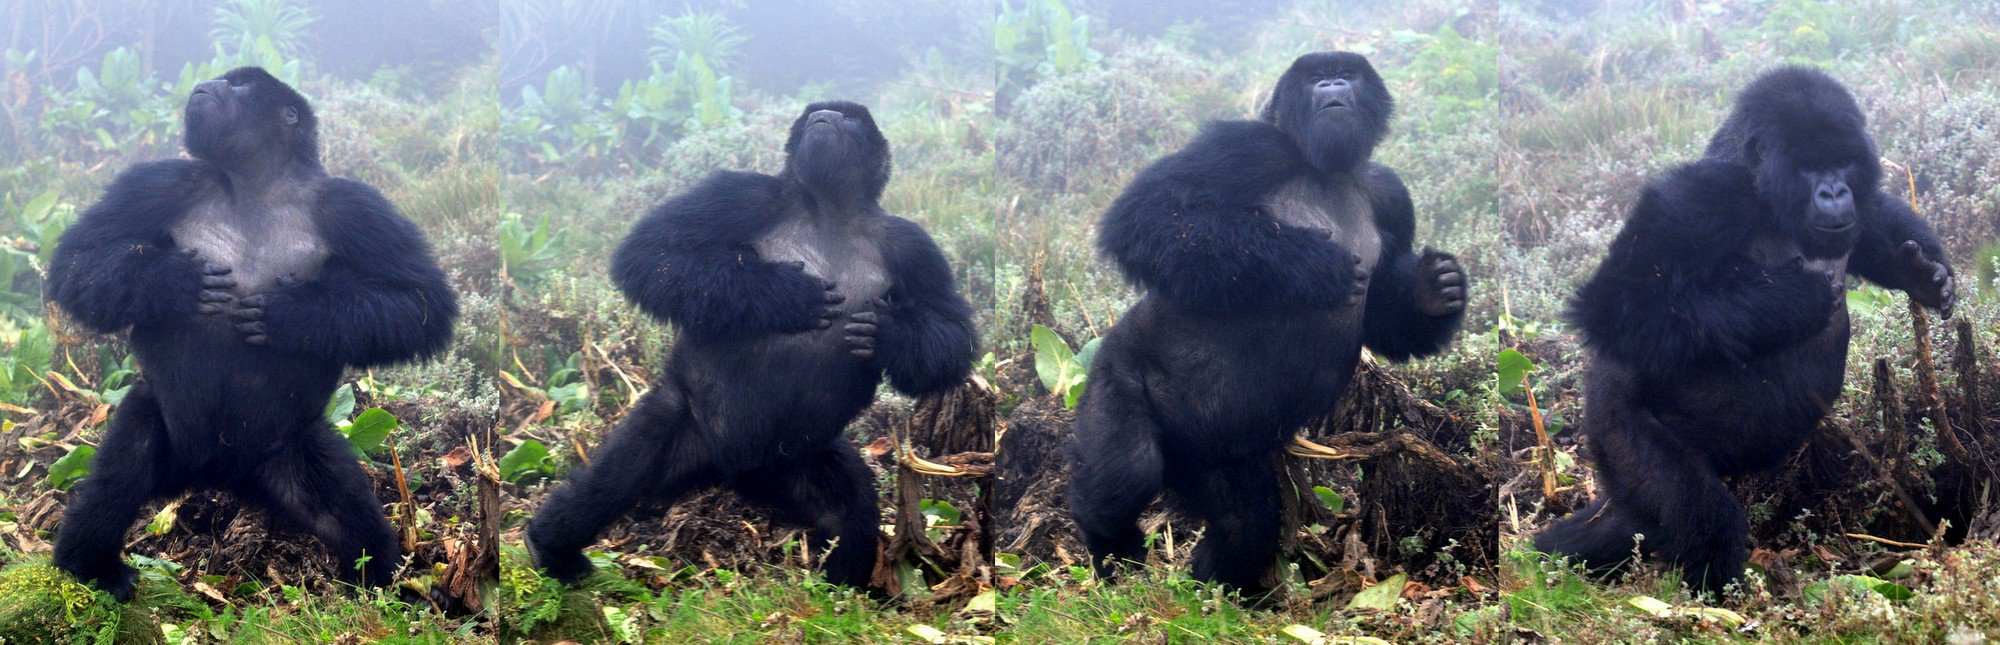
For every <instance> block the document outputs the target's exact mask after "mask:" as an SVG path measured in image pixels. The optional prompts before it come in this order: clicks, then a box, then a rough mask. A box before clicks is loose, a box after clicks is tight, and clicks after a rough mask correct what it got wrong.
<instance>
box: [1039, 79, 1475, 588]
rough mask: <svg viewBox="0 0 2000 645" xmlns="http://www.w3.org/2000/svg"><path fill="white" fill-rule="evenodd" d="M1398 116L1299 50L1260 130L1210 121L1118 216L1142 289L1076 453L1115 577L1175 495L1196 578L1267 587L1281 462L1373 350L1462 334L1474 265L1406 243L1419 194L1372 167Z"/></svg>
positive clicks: (1095, 379) (1081, 483) (1093, 549)
mask: <svg viewBox="0 0 2000 645" xmlns="http://www.w3.org/2000/svg"><path fill="white" fill-rule="evenodd" d="M1393 108H1394V101H1393V100H1392V99H1391V98H1390V97H1389V93H1388V89H1387V88H1386V87H1384V86H1383V84H1382V78H1381V77H1380V76H1378V75H1377V74H1376V73H1375V69H1374V68H1373V67H1371V66H1370V65H1369V64H1368V60H1367V59H1366V58H1363V57H1361V56H1359V55H1356V54H1351V53H1346V52H1321V53H1313V54H1307V55H1305V56H1301V57H1300V58H1299V59H1298V60H1297V61H1295V62H1293V63H1292V66H1291V68H1290V69H1289V70H1287V71H1286V72H1285V74H1284V76H1283V77H1282V78H1279V79H1278V85H1277V87H1276V88H1275V89H1273V90H1272V91H1271V98H1270V101H1269V102H1268V103H1267V104H1266V105H1265V108H1264V110H1263V113H1262V115H1261V118H1260V120H1258V121H1222V122H1215V123H1211V124H1209V125H1208V126H1207V127H1206V128H1204V130H1203V132H1202V133H1201V134H1200V136H1198V137H1196V138H1195V140H1194V141H1193V142H1192V143H1189V144H1188V146H1187V147H1186V148H1184V149H1182V150H1181V151H1179V152H1176V153H1174V154H1172V155H1169V156H1167V157H1165V158H1162V159H1161V160H1159V161H1158V162H1155V163H1154V164H1153V165H1152V166H1150V167H1148V168H1146V170H1145V171H1143V172H1141V173H1140V174H1139V176H1138V177H1137V178H1136V179H1134V180H1133V181H1132V184H1131V186H1129V187H1127V188H1126V190H1125V193H1124V194H1123V195H1121V196H1120V197H1119V198H1118V200H1117V202H1116V203H1114V204H1112V206H1111V209H1110V210H1109V211H1108V212H1106V213H1105V215H1104V220H1103V223H1102V228H1101V230H1100V232H1099V237H1098V248H1099V250H1100V251H1102V252H1103V253H1105V254H1107V255H1109V256H1110V257H1111V258H1112V259H1113V260H1115V261H1116V263H1117V264H1118V268H1119V269H1120V270H1121V271H1123V272H1124V274H1125V276H1126V277H1127V278H1128V279H1130V280H1131V281H1133V282H1134V283H1137V285H1138V286H1139V287H1140V288H1142V289H1144V290H1145V295H1144V297H1143V298H1142V299H1141V300H1140V301H1139V303H1138V304H1137V305H1134V306H1133V307H1132V309H1131V310H1130V311H1128V312H1126V314H1125V317H1124V318H1123V319H1121V320H1119V321H1118V324H1117V326H1116V327H1114V328H1113V329H1112V330H1111V331H1110V333H1109V334H1107V335H1106V336H1105V338H1104V344H1103V347H1102V348H1101V349H1100V350H1099V352H1098V354H1097V358H1096V361H1095V364H1094V365H1093V366H1092V367H1091V374H1090V387H1089V388H1087V389H1086V390H1085V392H1084V396H1083V401H1082V406H1081V410H1080V411H1079V412H1078V416H1077V423H1076V434H1077V438H1076V443H1075V444H1073V445H1072V446H1071V448H1070V459H1071V461H1072V462H1073V479H1072V481H1071V482H1070V506H1071V509H1072V511H1073V512H1074V514H1075V516H1076V521H1077V524H1078V526H1079V527H1080V528H1081V529H1082V531H1083V538H1084V543H1085V545H1086V546H1087V547H1089V549H1090V556H1091V559H1092V561H1093V563H1094V565H1095V566H1096V567H1097V569H1098V572H1099V573H1100V574H1101V575H1110V574H1111V573H1112V572H1113V569H1112V568H1111V567H1112V566H1113V564H1114V563H1115V561H1141V562H1142V561H1144V560H1145V547H1144V541H1143V540H1144V537H1143V536H1142V535H1141V534H1140V532H1139V527H1138V518H1139V514H1140V512H1142V511H1143V510H1144V509H1145V508H1146V506H1147V504H1149V503H1150V502H1151V501H1152V500H1153V498H1154V497H1155V496H1157V495H1158V494H1160V493H1161V491H1162V490H1163V489H1164V490H1165V491H1166V492H1168V493H1171V495H1172V497H1173V498H1174V499H1176V500H1177V501H1178V502H1179V504H1180V506H1181V507H1182V508H1183V509H1185V510H1186V511H1187V512H1189V513H1190V514H1192V515H1194V516H1196V517H1199V518H1201V519H1203V520H1205V521H1206V522H1207V524H1208V531H1207V533H1205V534H1204V537H1203V538H1202V540H1201V544H1200V546H1199V547H1198V548H1197V552H1196V554H1195V562H1194V575H1195V577H1197V578H1201V579H1204V580H1212V581H1218V582H1222V583H1226V584H1229V585H1233V586H1235V587H1237V588H1240V589H1243V590H1245V591H1247V592H1256V591H1259V590H1261V589H1263V588H1264V585H1263V584H1262V582H1261V580H1260V578H1261V577H1262V576H1263V574H1264V572H1265V571H1266V570H1267V569H1268V568H1269V567H1270V566H1271V564H1272V563H1273V561H1274V559H1275V556H1276V554H1277V549H1278V539H1279V529H1280V527H1279V521H1280V520H1279V508H1278V506H1279V505H1278V484H1277V480H1276V478H1275V474H1274V470H1275V461H1274V460H1275V458H1276V456H1277V455H1278V452H1279V451H1280V450H1281V449H1282V448H1283V447H1284V445H1285V444H1286V443H1287V442H1288V441H1290V439H1291V438H1292V436H1293V433H1294V432H1296V431H1297V429H1298V428H1299V426H1300V425H1302V424H1304V423H1305V422H1306V421H1307V420H1309V419H1311V418H1312V417H1314V416H1316V415H1320V414H1325V413H1326V412H1328V411H1331V410H1332V409H1333V407H1334V405H1335V404H1336V403H1337V402H1338V401H1339V400H1340V397H1341V393H1342V392H1343V391H1345V390H1346V388H1347V384H1348V381H1349V379H1350V378H1352V376H1353V373H1354V366H1355V363H1356V361H1357V360H1358V359H1359V356H1360V352H1361V348H1362V346H1363V345H1366V346H1367V347H1369V348H1370V349H1373V350H1374V351H1375V352H1377V353H1380V354H1382V355H1383V356H1386V357H1388V358H1391V359H1396V360H1402V359H1407V358H1409V357H1412V356H1417V355H1423V354H1429V353H1433V352H1436V351H1437V350H1439V349H1440V348H1441V347H1443V346H1444V344H1445V343H1446V342H1447V341H1449V340H1450V338H1451V336H1452V334H1453V333H1454V331H1455V330H1456V329H1457V328H1458V324H1459V320H1460V318H1461V317H1463V315H1464V310H1465V296H1466V284H1465V275H1464V273H1463V272H1462V271H1461V270H1460V269H1459V265H1458V261H1457V260H1456V259H1454V258H1453V257H1452V256H1450V255H1447V254H1444V253H1438V252H1435V251H1430V250H1428V249H1427V250H1425V251H1424V252H1423V253H1422V254H1417V253H1413V252H1412V251H1411V250H1410V249H1411V237H1412V236H1413V235H1414V233H1415V228H1416V221H1415V219H1414V209H1413V208H1412V205H1411V203H1410V196H1409V193H1408V191H1406V190H1405V189H1404V188H1403V183H1402V180H1401V179H1399V178H1398V177H1397V176H1396V173H1395V172H1394V171H1392V170H1390V169H1389V168H1387V167H1384V166H1382V165H1380V164H1375V163H1371V162H1370V161H1369V156H1370V154H1372V152H1373V151H1374V148H1375V145H1376V144H1377V143H1378V142H1379V141H1380V140H1381V139H1382V136H1383V135H1384V134H1386V133H1387V131H1388V126H1389V117H1390V113H1391V112H1392V111H1393Z"/></svg>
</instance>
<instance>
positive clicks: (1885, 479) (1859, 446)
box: [1842, 358, 1937, 535]
mask: <svg viewBox="0 0 2000 645" xmlns="http://www.w3.org/2000/svg"><path fill="white" fill-rule="evenodd" d="M1875 409H1876V412H1877V413H1878V414H1880V415H1881V419H1882V430H1883V431H1884V432H1887V433H1889V440H1888V441H1887V442H1886V443H1887V445H1886V446H1885V449H1886V450H1885V452H1887V453H1888V459H1889V463H1887V464H1884V463H1882V461H1881V460H1879V459H1876V458H1875V456H1874V454H1873V453H1872V452H1870V451H1869V450H1868V445H1867V444H1866V443H1863V442H1862V441H1861V437H1859V436H1856V435H1855V434H1854V432H1853V431H1852V430H1844V431H1843V432H1842V434H1845V435H1847V440H1848V442H1850V443H1853V444H1854V451H1855V452H1856V453H1858V454H1860V455H1861V456H1862V457H1864V458H1867V460H1868V463H1869V464H1871V465H1873V466H1874V467H1875V473H1876V475H1877V476H1879V477H1880V478H1881V480H1882V485H1883V486H1886V487H1888V489H1889V490H1890V492H1892V493H1894V494H1895V495H1896V501H1898V502H1900V503H1901V504H1902V506H1903V510H1904V511H1905V512H1907V513H1908V514H1909V516H1910V520H1911V521H1913V522H1916V524H1917V526H1918V527H1919V528H1921V529H1923V531H1924V534H1925V535H1929V534H1932V533H1936V532H1937V525H1935V524H1932V523H1931V521H1930V519H1928V518H1926V517H1924V512H1923V510H1921V509H1919V508H1917V500H1916V498H1914V497H1912V496H1910V491H1908V490H1906V489H1904V488H1903V484H1902V483H1901V482H1900V481H1898V479H1897V474H1898V473H1899V472H1901V470H1902V468H1901V464H1902V461H1903V460H1902V453H1903V451H1904V441H1903V436H1904V435H1906V434H1908V432H1909V424H1908V423H1907V422H1906V421H1905V420H1904V419H1903V412H1902V408H1901V406H1900V405H1898V404H1897V398H1896V382H1895V381H1894V380H1892V379H1891V377H1890V376H1889V359H1886V358H1878V359H1875ZM1899 429H1900V431H1899Z"/></svg>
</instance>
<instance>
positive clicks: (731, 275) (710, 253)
mask: <svg viewBox="0 0 2000 645" xmlns="http://www.w3.org/2000/svg"><path fill="white" fill-rule="evenodd" d="M785 153H786V158H785V168H784V171H783V172H782V173H780V174H779V175H778V176H776V177H772V176H769V175H761V174H756V173H747V172H720V173H716V174H715V175H714V176H712V177H710V178H709V179H708V180H707V181H704V182H702V184H701V185H698V186H696V187H694V188H693V189H692V190H689V191H688V192H686V193H683V194H681V195H679V196H677V197H675V198H673V199H671V200H668V201H667V203H665V204H662V205H661V206H660V207H659V208H657V209H655V210H654V211H653V212H652V213H651V214H649V215H647V216H646V218H645V219H643V220H641V221H640V222H639V224H638V225H637V226H634V227H633V229H632V233H631V234H630V235H629V236H627V237H626V238H625V242H624V243H623V244H621V245H620V246H619V247H618V252H617V254H616V255H615V256H614V257H613V258H612V260H611V277H612V280H613V281H615V282H617V283H618V287H619V289H621V290H623V291H624V292H625V295H626V297H628V298H631V299H632V301H633V302H634V303H636V304H638V305H639V307H640V308H641V309H644V310H645V311H646V312H647V313H649V314H652V315H653V316H655V317H658V318H660V319H662V320H665V321H666V322H669V323H672V324H673V325H674V326H675V327H677V328H678V329H679V330H680V338H679V339H678V341H677V342H676V344H675V347H674V350H673V354H672V356H670V357H669V358H668V359H667V367H666V369H665V370H664V371H663V372H662V373H661V375H660V377H659V379H658V380H657V381H656V382H654V384H653V387H652V389H651V390H648V391H647V392H646V394H645V395H644V396H642V397H641V398H640V400H639V402H638V404H637V405H635V406H633V408H632V411H631V413H630V414H629V415H628V416H627V417H626V419H625V421H624V423H623V424H621V425H620V426H619V427H618V429H617V430H615V431H613V432H612V433H611V438H610V439H609V440H607V441H606V442H605V444H604V445H603V446H601V447H599V448H598V449H597V450H596V452H595V454H594V456H593V458H592V459H591V463H590V465H589V466H588V467H585V468H583V469H581V470H579V471H578V472H577V473H576V474H575V475H574V476H573V477H572V478H571V479H570V482H569V485H567V486H565V487H563V488H561V489H559V490H557V491H555V492H554V493H552V494H550V495H549V497H548V500H547V501H545V502H543V504H542V508H541V510H540V511H538V512H536V514H535V518H534V520H533V521H532V522H531V523H530V524H529V526H528V542H529V546H530V548H531V549H532V550H533V551H534V556H535V562H536V563H537V564H539V565H541V566H542V567H543V568H545V569H547V570H548V571H549V573H550V574H551V575H553V576H555V577H556V578H557V579H559V580H563V581H565V582H575V581H577V580H579V579H582V578H583V577H585V576H587V575H588V574H589V573H590V571H591V563H590V560H589V559H587V558H586V557H584V555H583V551H582V549H583V547H585V546H588V545H589V544H590V543H591V542H593V541H595V540H596V539H597V533H598V531H601V530H603V529H604V527H605V525H607V524H610V523H611V522H612V521H613V520H616V519H618V517H619V516H621V515H624V514H625V512H626V511H627V510H629V509H631V508H632V507H633V506H634V505H636V504H638V503H639V502H641V501H647V500H651V501H656V502H660V503H667V504H671V503H673V502H674V501H676V500H678V499H680V498H682V497H685V496H687V495H689V494H691V493H694V492H697V491H700V490H701V489H703V488H707V487H710V486H715V485H723V486H728V487H730V488H732V489H734V490H735V491H736V492H737V493H739V494H741V495H742V496H743V497H744V499H746V500H747V501H750V502H752V503H755V504H758V505H761V506H765V507H768V508H771V509H773V510H775V511H777V512H778V514H779V519H781V520H783V521H786V522H788V523H794V524H804V525H807V526H809V527H811V529H812V531H811V537H812V542H813V545H814V549H815V551H818V550H820V549H824V548H826V546H827V543H828V542H829V541H831V540H835V539H838V540H839V542H838V543H837V545H836V546H834V547H833V550H832V551H831V552H829V553H826V555H825V556H824V559H823V562H824V566H825V569H826V576H827V579H829V580H832V581H833V582H837V583H841V584H846V585H849V586H862V585H865V584H866V583H867V582H868V580H869V575H870V573H871V572H872V571H873V569H874V566H875V551H876V542H877V539H878V536H879V534H880V532H881V531H880V529H879V528H878V526H879V524H880V519H881V518H880V513H879V511H878V510H877V503H876V495H875V482H874V478H873V475H872V474H871V473H870V471H869V470H868V466H867V464H865V463H863V462H862V461H861V456H860V454H859V453H858V452H857V451H856V449H855V447H854V444H853V442H851V441H849V440H848V438H847V436H846V435H845V434H843V433H842V430H843V429H844V428H846V426H847V423H848V422H849V421H852V420H853V419H854V417H855V416H856V415H858V414H860V413H861V411H862V410H864V409H866V408H867V407H868V405H869V403H871V402H872V401H873V400H874V398H875V388H876V385H877V384H878V383H879V382H880V381H881V380H882V377H883V375H884V374H885V373H886V374H887V375H888V377H889V383H890V385H893V386H895V387H896V389H898V390H902V391H903V392H906V393H908V394H911V395H913V396H915V395H923V394H928V393H933V392H939V391H943V390H947V389H950V388H952V387H955V386H957V385H958V384H959V383H960V382H962V381H963V380H964V379H965V377H966V375H967V374H968V373H970V371H971V369H972V352H973V343H974V342H975V338H974V335H973V328H972V308H971V306H969V305H967V304H966V302H965V299H964V298H962V297H960V296H959V294H958V292H957V291H956V290H954V289H953V288H952V273H951V267H950V266H949V265H947V264H946V263H945V258H944V254H943V253H941V252H939V250H938V248H937V245H936V244H935V243H933V242H932V241H931V238H930V236H929V235H927V234H925V233H924V231H923V229H921V228H918V227H917V225H916V224H915V223H912V222H910V221H909V220H906V219H902V218H900V217H895V216H892V215H889V214H888V213H885V212H883V211H882V207H881V206H880V205H879V203H878V202H879V201H880V199H881V196H882V189H883V187H884V186H885V185H886V184H887V183H888V181H889V144H888V141H886V140H884V139H883V138H882V133H881V131H880V130H877V129H876V127H875V121H874V119H873V118H872V117H871V116H870V115H869V114H868V108H865V107H862V106H860V105H857V104H854V103H848V102H844V101H835V102H825V103H814V104H812V105H809V106H807V107H806V110H805V112H804V113H803V114H801V115H800V116H799V118H798V120H796V121H794V122H793V123H792V129H791V136H790V138H789V139H787V140H786V142H785Z"/></svg>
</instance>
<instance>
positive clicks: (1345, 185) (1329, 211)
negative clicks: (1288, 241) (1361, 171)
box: [1264, 179, 1382, 267]
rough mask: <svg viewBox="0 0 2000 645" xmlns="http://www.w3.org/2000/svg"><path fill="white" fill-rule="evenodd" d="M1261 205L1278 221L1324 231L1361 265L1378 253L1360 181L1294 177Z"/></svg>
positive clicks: (1371, 261)
mask: <svg viewBox="0 0 2000 645" xmlns="http://www.w3.org/2000/svg"><path fill="white" fill-rule="evenodd" d="M1264 206H1265V208H1266V209H1267V210H1269V211H1270V213H1271V217H1272V218H1274V219H1276V220H1278V223H1280V224H1284V225H1287V226H1297V227H1299V228H1308V229H1312V230H1315V231H1325V232H1326V233H1327V234H1328V235H1330V236H1332V238H1333V240H1334V241H1336V242H1339V243H1340V245H1341V246H1342V247H1344V248H1346V249H1347V251H1348V252H1349V253H1353V254H1354V255H1355V256H1356V257H1359V258H1361V263H1362V265H1363V266H1371V267H1372V266H1375V261H1376V260H1377V259H1378V258H1380V256H1381V254H1382V237H1381V235H1379V234H1378V233H1377V232H1376V231H1375V212H1374V208H1373V207H1371V206H1369V204H1368V196H1367V195H1366V194H1363V193H1362V192H1361V187H1360V185H1358V184H1356V183H1355V182H1353V181H1351V180H1342V181H1337V182H1334V183H1331V184H1323V183H1320V182H1317V181H1312V180H1306V179H1299V180H1294V181H1292V182H1291V183H1288V184H1285V185H1284V187H1282V188H1279V189H1278V191H1277V192H1276V193H1273V194H1272V195H1271V197H1270V198H1269V199H1267V200H1265V204H1264Z"/></svg>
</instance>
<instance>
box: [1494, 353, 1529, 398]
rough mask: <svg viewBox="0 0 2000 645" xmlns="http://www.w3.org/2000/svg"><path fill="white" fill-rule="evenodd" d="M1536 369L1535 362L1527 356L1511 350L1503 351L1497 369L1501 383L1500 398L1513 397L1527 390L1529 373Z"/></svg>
mask: <svg viewBox="0 0 2000 645" xmlns="http://www.w3.org/2000/svg"><path fill="white" fill-rule="evenodd" d="M1535 369H1536V368H1535V361H1533V360H1531V359H1529V358H1528V356H1527V355H1526V354H1522V353H1520V352H1518V351H1514V350H1511V349H1506V350H1501V351H1500V360H1499V364H1498V366H1497V368H1496V374H1497V375H1498V378H1499V381H1500V383H1499V385H1500V396H1503V397H1512V396H1514V395H1517V394H1520V393H1521V392H1522V391H1523V390H1525V389H1527V387H1528V385H1527V378H1528V373H1529V372H1533V371H1535Z"/></svg>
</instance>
